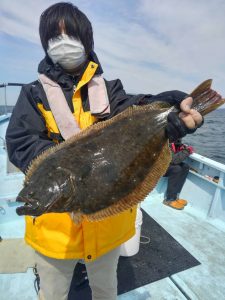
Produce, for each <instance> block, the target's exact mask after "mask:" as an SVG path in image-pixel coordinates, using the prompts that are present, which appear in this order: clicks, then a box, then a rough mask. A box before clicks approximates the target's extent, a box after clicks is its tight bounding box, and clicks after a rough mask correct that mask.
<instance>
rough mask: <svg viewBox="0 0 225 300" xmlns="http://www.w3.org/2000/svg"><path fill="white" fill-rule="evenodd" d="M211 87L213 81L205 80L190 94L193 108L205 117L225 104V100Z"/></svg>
mask: <svg viewBox="0 0 225 300" xmlns="http://www.w3.org/2000/svg"><path fill="white" fill-rule="evenodd" d="M211 85H212V79H208V80H205V81H204V82H202V83H201V84H200V85H199V86H198V87H197V88H196V89H194V91H193V92H192V93H191V94H190V97H192V98H193V104H192V108H193V109H195V110H197V111H198V112H200V113H201V114H202V115H203V116H204V115H206V114H208V113H209V112H211V111H213V110H215V109H217V108H218V107H219V106H221V105H223V104H224V103H225V99H223V98H222V97H221V95H220V94H218V93H217V92H216V91H214V90H213V89H211Z"/></svg>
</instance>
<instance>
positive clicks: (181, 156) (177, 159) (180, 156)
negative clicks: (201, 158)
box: [171, 149, 190, 165]
mask: <svg viewBox="0 0 225 300" xmlns="http://www.w3.org/2000/svg"><path fill="white" fill-rule="evenodd" d="M189 155H190V152H189V151H188V149H184V150H181V151H179V152H177V153H173V152H172V160H171V164H173V165H178V164H180V163H181V162H182V161H184V160H185V159H186V158H187V157H188V156H189Z"/></svg>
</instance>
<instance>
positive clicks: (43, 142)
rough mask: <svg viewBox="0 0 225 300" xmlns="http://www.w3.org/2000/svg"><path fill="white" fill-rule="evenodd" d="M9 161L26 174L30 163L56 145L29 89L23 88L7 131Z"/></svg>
mask: <svg viewBox="0 0 225 300" xmlns="http://www.w3.org/2000/svg"><path fill="white" fill-rule="evenodd" d="M6 145H7V151H8V156H9V160H10V161H11V162H12V163H13V164H14V165H15V166H16V167H18V168H19V169H20V170H21V171H23V172H25V171H26V169H27V167H28V166H29V164H30V162H31V161H32V160H33V159H34V158H35V157H36V156H38V155H39V154H40V153H41V152H43V151H44V150H46V149H47V148H49V147H51V146H53V145H55V143H54V142H53V141H52V140H50V139H49V138H48V135H47V129H46V126H45V121H44V119H43V117H42V115H41V114H40V112H39V110H38V108H37V106H36V103H35V101H34V99H33V98H32V95H31V93H30V91H29V89H28V88H26V87H22V89H21V92H20V95H19V98H18V101H17V103H16V105H15V107H14V110H13V113H12V116H11V118H10V121H9V125H8V128H7V131H6Z"/></svg>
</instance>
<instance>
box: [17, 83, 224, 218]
mask: <svg viewBox="0 0 225 300" xmlns="http://www.w3.org/2000/svg"><path fill="white" fill-rule="evenodd" d="M211 84H212V80H210V79H209V80H206V81H204V82H203V83H202V84H201V85H199V86H198V87H197V88H196V89H195V90H194V91H193V92H192V93H191V94H190V96H191V97H193V105H192V108H193V109H196V110H197V111H199V112H200V113H201V114H202V115H205V114H207V113H209V112H210V111H213V110H215V109H216V108H217V107H219V106H220V105H222V104H224V103H225V99H222V97H221V96H220V95H219V94H218V93H217V92H215V91H214V90H212V89H211ZM171 111H175V112H177V113H179V110H178V109H176V108H175V107H171V105H168V104H167V103H166V102H154V103H152V104H149V105H143V106H132V107H129V108H128V109H126V110H125V111H124V112H122V113H120V114H118V115H117V116H115V117H113V118H111V119H110V120H107V121H102V122H98V123H96V124H94V125H92V126H90V127H89V128H87V129H85V130H83V131H81V132H80V133H78V134H76V135H75V136H73V137H71V138H70V139H68V140H67V141H65V142H62V143H61V144H59V145H57V146H54V147H52V148H50V149H48V150H46V151H45V152H43V154H41V155H40V156H39V157H37V158H36V159H34V160H33V162H32V163H31V165H30V167H29V168H28V170H27V172H26V177H25V182H24V187H23V189H22V190H21V191H20V193H19V195H18V197H17V201H21V202H25V205H24V206H21V207H19V208H17V213H18V214H19V215H24V214H25V215H32V216H39V215H42V214H43V213H51V212H53V213H59V212H60V213H63V212H67V213H71V215H72V217H73V219H74V221H75V222H76V223H79V222H80V221H81V220H82V219H83V218H86V219H88V220H89V221H98V220H102V219H105V218H107V217H110V216H113V215H116V214H119V213H121V212H123V211H125V210H127V209H131V208H133V207H134V206H135V205H137V204H139V203H140V202H141V201H143V200H144V199H145V198H146V197H147V196H148V195H149V193H150V192H151V191H152V190H153V189H154V187H155V186H156V184H157V183H158V181H159V179H160V178H161V177H162V176H163V175H164V174H165V172H166V170H167V168H168V166H169V164H170V161H171V152H170V149H169V145H168V139H167V137H166V135H165V127H166V124H167V116H168V114H169V112H171Z"/></svg>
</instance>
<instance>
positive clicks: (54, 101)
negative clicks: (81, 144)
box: [39, 74, 80, 140]
mask: <svg viewBox="0 0 225 300" xmlns="http://www.w3.org/2000/svg"><path fill="white" fill-rule="evenodd" d="M39 80H40V82H41V84H42V86H43V88H44V91H45V93H46V96H47V99H48V103H49V106H50V108H51V111H52V113H53V116H54V118H55V121H56V124H57V126H58V128H59V131H60V133H61V135H62V137H63V138H64V140H67V139H68V138H70V137H71V136H73V135H75V134H76V133H78V132H79V131H80V128H79V125H78V123H77V121H76V120H75V118H74V116H73V114H72V112H71V110H70V108H69V106H68V103H67V101H66V98H65V96H64V94H63V92H62V89H61V87H60V86H59V85H58V84H57V83H56V82H54V81H52V80H51V79H49V78H48V77H47V76H45V75H44V74H40V75H39Z"/></svg>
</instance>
